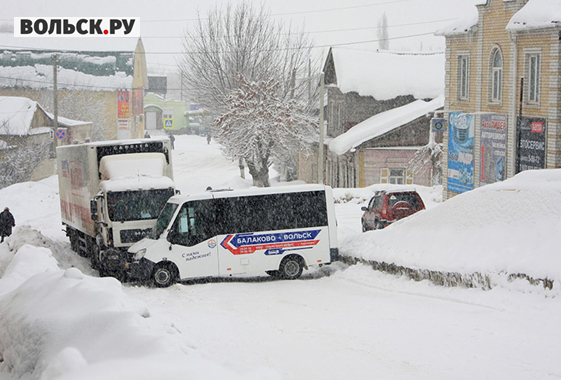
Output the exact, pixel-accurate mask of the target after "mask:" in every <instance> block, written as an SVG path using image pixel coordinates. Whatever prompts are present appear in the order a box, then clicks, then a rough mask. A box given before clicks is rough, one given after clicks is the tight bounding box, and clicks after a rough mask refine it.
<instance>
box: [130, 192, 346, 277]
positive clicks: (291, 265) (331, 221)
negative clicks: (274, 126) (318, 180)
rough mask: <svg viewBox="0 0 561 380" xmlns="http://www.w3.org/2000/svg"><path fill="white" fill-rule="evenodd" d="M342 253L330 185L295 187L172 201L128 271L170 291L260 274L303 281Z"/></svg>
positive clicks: (138, 248)
mask: <svg viewBox="0 0 561 380" xmlns="http://www.w3.org/2000/svg"><path fill="white" fill-rule="evenodd" d="M338 254H339V249H338V244H337V230H336V221H335V209H334V205H333V193H332V189H331V187H329V186H324V185H294V186H285V187H270V188H264V189H255V188H252V189H246V190H236V191H232V190H220V191H207V192H205V193H203V194H199V195H197V196H188V195H187V196H180V195H177V196H173V197H171V198H170V199H169V200H168V202H167V204H166V205H165V206H164V208H163V210H162V212H161V214H160V216H159V218H158V221H157V223H156V226H155V227H154V229H153V230H152V232H151V233H150V235H149V236H148V237H147V238H145V239H143V240H141V241H139V242H137V243H136V244H134V245H133V246H131V247H130V248H129V255H130V256H131V260H130V263H129V264H127V266H128V273H129V277H130V278H132V279H139V280H149V279H151V280H153V282H154V284H155V285H156V286H158V287H167V286H170V285H171V284H173V283H174V282H176V281H181V280H188V279H195V278H201V277H212V276H231V275H236V274H245V273H258V272H266V273H267V274H269V275H271V276H275V277H280V278H285V279H296V278H298V277H300V275H301V274H302V271H303V269H307V268H308V266H312V265H320V266H321V265H324V264H330V263H331V262H333V261H336V260H337V258H338Z"/></svg>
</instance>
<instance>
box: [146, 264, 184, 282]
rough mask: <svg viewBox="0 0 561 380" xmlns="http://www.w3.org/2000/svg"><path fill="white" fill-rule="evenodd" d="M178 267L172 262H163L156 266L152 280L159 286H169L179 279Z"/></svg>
mask: <svg viewBox="0 0 561 380" xmlns="http://www.w3.org/2000/svg"><path fill="white" fill-rule="evenodd" d="M177 273H178V271H177V268H176V266H175V265H173V264H172V263H166V262H162V263H159V264H157V265H156V266H155V267H154V271H153V272H152V280H153V281H154V285H156V286H157V287H158V288H167V287H168V286H170V285H172V284H173V283H175V281H176V280H177Z"/></svg>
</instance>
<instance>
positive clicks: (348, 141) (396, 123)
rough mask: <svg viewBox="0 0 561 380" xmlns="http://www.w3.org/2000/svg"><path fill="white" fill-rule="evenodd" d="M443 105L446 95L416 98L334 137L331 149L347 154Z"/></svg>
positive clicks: (330, 144) (330, 145) (337, 152)
mask: <svg viewBox="0 0 561 380" xmlns="http://www.w3.org/2000/svg"><path fill="white" fill-rule="evenodd" d="M443 106H444V96H439V97H437V98H436V99H433V100H431V101H430V102H425V101H423V100H416V101H414V102H412V103H409V104H406V105H404V106H401V107H397V108H394V109H391V110H389V111H386V112H382V113H379V114H377V115H374V116H372V117H371V118H369V119H366V120H365V121H363V122H361V123H359V124H357V125H355V126H354V127H352V128H351V129H349V130H348V131H347V132H345V133H343V134H342V135H340V136H337V137H336V138H334V139H333V140H332V141H331V142H330V143H329V150H331V151H332V152H334V153H336V154H345V153H346V152H348V151H349V150H350V149H352V148H355V147H357V146H359V145H360V144H362V143H363V142H365V141H368V140H371V139H373V138H376V137H379V136H381V135H383V134H385V133H388V132H390V131H392V130H394V129H396V128H399V127H401V126H402V125H404V124H407V123H409V122H411V121H413V120H415V119H417V118H419V117H421V116H424V115H426V114H427V113H429V112H432V111H435V110H437V109H439V108H441V107H443Z"/></svg>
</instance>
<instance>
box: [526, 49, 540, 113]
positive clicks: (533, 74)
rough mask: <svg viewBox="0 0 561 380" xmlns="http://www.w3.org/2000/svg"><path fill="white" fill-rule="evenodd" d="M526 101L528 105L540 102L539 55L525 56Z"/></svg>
mask: <svg viewBox="0 0 561 380" xmlns="http://www.w3.org/2000/svg"><path fill="white" fill-rule="evenodd" d="M526 62H527V66H528V70H527V78H528V79H527V81H528V82H527V83H528V85H527V87H526V88H527V98H526V99H527V101H528V103H532V104H538V103H539V101H540V55H539V54H528V55H527V59H526Z"/></svg>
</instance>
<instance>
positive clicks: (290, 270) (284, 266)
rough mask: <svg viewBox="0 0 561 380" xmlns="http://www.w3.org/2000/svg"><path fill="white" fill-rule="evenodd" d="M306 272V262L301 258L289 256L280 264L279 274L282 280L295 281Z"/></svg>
mask: <svg viewBox="0 0 561 380" xmlns="http://www.w3.org/2000/svg"><path fill="white" fill-rule="evenodd" d="M303 270H304V262H303V260H302V258H300V257H299V256H294V255H292V256H287V257H285V258H284V259H283V260H282V261H281V264H280V268H279V272H280V275H281V277H282V278H284V279H286V280H295V279H297V278H298V277H300V275H301V274H302V271H303Z"/></svg>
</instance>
